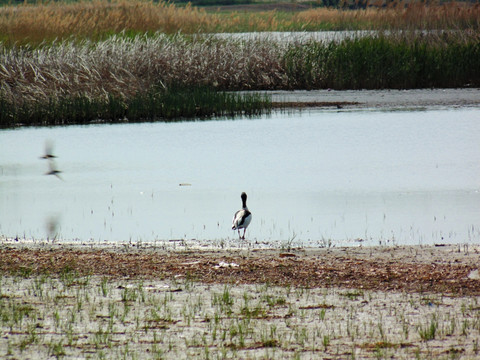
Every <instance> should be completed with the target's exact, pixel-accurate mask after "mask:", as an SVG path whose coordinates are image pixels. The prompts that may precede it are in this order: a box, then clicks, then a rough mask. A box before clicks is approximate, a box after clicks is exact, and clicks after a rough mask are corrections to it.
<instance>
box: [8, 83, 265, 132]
mask: <svg viewBox="0 0 480 360" xmlns="http://www.w3.org/2000/svg"><path fill="white" fill-rule="evenodd" d="M270 108H271V101H270V100H269V97H267V96H266V95H261V94H257V93H246V94H240V93H227V92H223V91H217V90H214V89H211V88H208V87H194V88H175V89H162V90H159V89H153V90H151V91H148V92H147V93H145V94H138V95H136V96H134V97H132V98H131V99H127V100H125V101H124V100H122V99H120V98H117V97H114V96H111V95H110V96H108V98H107V99H106V100H104V101H102V100H96V99H93V100H90V99H88V98H87V97H76V98H68V97H67V98H61V99H59V100H51V99H50V100H49V101H48V102H39V103H33V104H24V105H23V106H21V107H15V106H14V105H13V104H11V103H8V102H7V101H5V100H1V101H0V124H1V126H2V127H14V126H20V125H21V126H45V125H73V124H91V123H98V122H103V123H115V122H141V121H156V120H160V121H183V120H188V119H210V118H213V117H215V118H221V117H226V116H228V117H235V116H253V115H260V114H262V113H265V112H268V111H270Z"/></svg>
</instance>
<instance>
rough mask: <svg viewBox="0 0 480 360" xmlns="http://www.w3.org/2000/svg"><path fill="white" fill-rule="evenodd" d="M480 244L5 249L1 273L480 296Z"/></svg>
mask: <svg viewBox="0 0 480 360" xmlns="http://www.w3.org/2000/svg"><path fill="white" fill-rule="evenodd" d="M479 251H480V247H479V246H472V245H470V246H463V245H462V246H459V245H450V246H402V247H371V248H362V247H360V248H338V249H296V250H291V251H288V252H286V251H282V250H278V249H275V250H271V249H229V250H216V249H208V250H205V249H201V248H195V249H192V248H189V247H188V246H187V247H185V248H184V249H180V250H178V249H177V250H164V249H160V248H158V247H157V246H154V245H143V247H142V248H138V246H135V244H133V245H128V244H126V245H124V246H123V247H120V246H115V245H111V246H105V247H97V248H95V247H94V248H88V247H81V246H68V245H43V246H35V247H32V246H29V247H25V246H10V245H8V246H3V247H2V248H1V249H0V271H1V272H3V273H10V274H15V273H18V272H24V273H28V274H30V273H33V274H43V273H48V274H60V273H62V272H64V271H65V269H68V270H69V271H75V272H77V273H78V274H81V275H101V276H112V277H142V278H156V279H172V278H175V277H178V276H182V277H189V278H191V279H193V280H195V281H198V282H202V283H207V284H213V283H229V284H261V283H269V284H273V285H280V286H285V285H291V286H296V287H298V286H301V287H308V288H317V287H346V288H356V289H368V290H382V291H385V290H396V291H406V292H438V293H445V294H451V295H458V296H464V295H480V281H479V280H476V279H471V278H469V275H470V274H471V273H472V272H474V271H475V270H477V269H478V263H479V262H478V260H479V257H480V255H479Z"/></svg>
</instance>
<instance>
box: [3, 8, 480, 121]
mask: <svg viewBox="0 0 480 360" xmlns="http://www.w3.org/2000/svg"><path fill="white" fill-rule="evenodd" d="M400 4H402V3H398V4H397V6H393V5H392V6H390V7H387V8H373V7H372V8H368V9H366V10H355V11H350V10H347V11H345V10H339V9H331V8H315V9H314V8H312V9H309V10H305V11H300V12H277V11H270V12H255V13H248V14H247V13H245V12H243V13H241V12H227V13H226V12H223V11H217V12H212V11H209V12H207V11H205V10H204V9H199V8H196V7H192V6H190V5H187V6H182V7H177V6H175V5H174V4H171V3H164V2H160V3H154V2H147V1H129V2H125V1H113V2H105V1H92V2H84V1H81V2H68V3H64V2H57V3H48V4H41V3H39V4H36V5H17V6H12V5H9V6H3V7H1V8H0V34H1V35H0V40H1V43H0V114H1V115H0V126H2V127H9V126H15V125H18V124H29V125H45V124H69V123H90V122H92V121H98V120H99V119H102V120H103V121H125V120H129V121H140V120H155V119H159V118H162V119H176V118H185V117H211V116H218V115H220V116H223V115H227V114H228V115H231V114H241V115H244V114H255V113H259V112H261V111H262V109H264V110H265V109H266V110H267V111H268V109H269V108H270V107H271V102H270V101H269V99H268V98H266V97H265V96H248V97H246V96H245V95H240V94H234V93H229V94H226V93H225V92H231V91H239V90H293V89H324V88H332V89H379V88H380V89H383V88H395V89H403V88H425V87H477V86H480V32H479V31H478V24H479V19H480V6H477V5H467V4H465V3H455V2H452V3H448V4H444V5H432V6H427V5H425V4H417V3H413V4H411V5H409V6H400ZM321 29H373V30H375V31H374V32H371V33H370V35H368V36H364V35H361V36H360V35H359V36H357V37H353V38H350V39H345V40H342V41H328V42H326V41H313V40H312V41H309V42H307V43H299V42H288V43H287V42H274V41H268V40H258V39H253V40H252V39H250V40H246V39H245V40H233V39H228V38H227V40H220V39H218V38H215V37H214V36H212V35H208V34H207V33H212V32H236V31H277V30H321ZM187 89H188V90H187ZM192 89H193V90H192ZM192 91H194V92H195V94H196V95H195V96H193V95H191V94H192V93H191V92H192ZM200 93H203V94H204V95H199V94H200ZM185 94H187V95H185ZM174 98H175V99H174ZM207 98H208V99H209V100H207ZM167 99H168V100H167ZM184 99H188V100H191V101H185V100H184Z"/></svg>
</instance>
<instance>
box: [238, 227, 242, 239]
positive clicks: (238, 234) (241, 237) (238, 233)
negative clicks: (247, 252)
mask: <svg viewBox="0 0 480 360" xmlns="http://www.w3.org/2000/svg"><path fill="white" fill-rule="evenodd" d="M238 238H239V239H241V238H242V237H241V236H240V229H238Z"/></svg>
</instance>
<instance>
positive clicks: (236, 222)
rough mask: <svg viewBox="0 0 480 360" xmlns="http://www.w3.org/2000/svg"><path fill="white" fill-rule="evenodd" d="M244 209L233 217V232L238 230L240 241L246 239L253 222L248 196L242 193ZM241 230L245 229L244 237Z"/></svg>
mask: <svg viewBox="0 0 480 360" xmlns="http://www.w3.org/2000/svg"><path fill="white" fill-rule="evenodd" d="M241 198H242V208H241V209H240V210H238V211H237V212H236V213H235V215H233V224H232V230H238V236H239V238H240V239H245V232H246V231H247V227H248V225H249V224H250V221H252V213H251V212H250V211H249V210H248V208H247V194H245V193H244V192H242V195H241ZM240 229H243V236H240Z"/></svg>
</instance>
